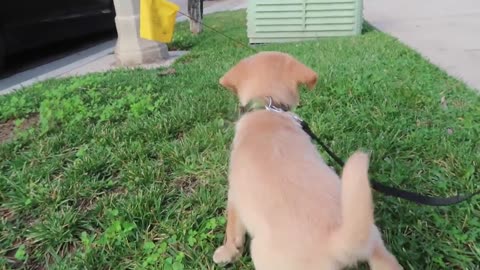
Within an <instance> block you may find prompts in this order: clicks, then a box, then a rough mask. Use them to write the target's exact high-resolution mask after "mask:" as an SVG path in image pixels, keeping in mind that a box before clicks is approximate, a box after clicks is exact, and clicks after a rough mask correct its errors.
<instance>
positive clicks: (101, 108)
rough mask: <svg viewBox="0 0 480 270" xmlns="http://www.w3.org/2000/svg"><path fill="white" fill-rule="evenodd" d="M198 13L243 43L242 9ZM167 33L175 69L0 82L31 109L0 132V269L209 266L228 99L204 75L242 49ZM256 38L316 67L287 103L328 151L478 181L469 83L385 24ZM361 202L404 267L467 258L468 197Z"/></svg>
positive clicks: (8, 105) (419, 182)
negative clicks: (434, 203)
mask: <svg viewBox="0 0 480 270" xmlns="http://www.w3.org/2000/svg"><path fill="white" fill-rule="evenodd" d="M205 21H206V23H207V24H208V25H210V26H213V27H215V28H216V29H217V30H219V31H222V32H224V33H225V34H228V35H229V36H232V37H234V38H237V39H239V40H241V41H243V42H244V43H246V41H247V40H246V35H245V13H244V12H243V11H242V12H232V13H219V14H215V15H212V16H207V17H206V19H205ZM172 46H174V47H177V48H191V52H190V53H189V54H188V55H186V56H185V57H183V58H181V59H180V60H179V61H178V62H177V63H176V64H175V65H174V67H173V68H175V69H176V74H175V75H169V76H159V71H158V70H149V71H143V70H119V71H115V72H108V73H104V74H94V75H88V76H85V77H78V78H71V79H62V80H52V81H47V82H44V83H39V84H36V85H34V86H32V87H29V88H28V89H26V90H24V91H22V92H19V93H16V94H14V95H9V96H3V97H0V123H1V122H5V121H7V120H11V119H20V120H17V122H18V123H17V124H18V125H19V124H20V122H21V119H22V118H27V117H28V116H31V115H34V114H36V113H39V114H40V123H39V125H38V127H36V128H30V129H27V130H24V131H19V132H17V136H16V137H15V139H14V140H11V141H8V142H5V143H2V144H0V202H1V207H0V214H1V216H2V217H1V222H0V265H2V266H1V267H0V269H1V268H33V269H35V268H41V267H47V268H48V269H127V268H128V269H145V268H151V269H219V268H218V267H216V266H214V264H213V262H212V259H211V255H212V253H213V251H214V249H215V248H216V247H217V246H218V245H219V244H220V243H221V242H222V238H223V230H224V223H225V219H224V216H223V214H224V207H225V199H226V174H227V167H228V156H229V148H230V142H231V140H232V136H233V128H232V127H233V121H234V120H235V117H236V99H235V98H234V97H233V96H232V95H231V93H229V92H228V91H227V90H224V89H222V88H221V87H220V86H219V85H218V79H219V78H220V77H221V75H222V74H223V73H224V72H226V71H227V70H228V69H229V68H230V67H231V66H232V65H234V64H235V63H236V62H237V61H239V60H240V59H241V58H243V57H245V56H247V55H249V54H251V51H248V50H245V49H243V48H242V47H241V46H239V45H236V44H233V43H231V42H229V41H228V40H226V39H225V38H223V37H222V36H219V35H217V34H215V33H213V32H211V31H208V30H206V32H205V33H204V34H202V35H200V36H198V37H192V36H191V35H190V34H189V33H188V31H187V28H186V24H180V25H179V26H178V27H177V32H176V34H175V41H174V43H173V44H172ZM258 49H261V50H278V51H284V52H288V53H290V54H292V55H294V56H296V57H297V58H298V59H300V60H301V61H302V62H304V63H305V64H307V65H308V66H310V67H312V68H313V69H314V70H315V71H316V72H318V74H319V83H318V86H317V87H316V89H315V90H314V91H311V92H303V93H302V105H303V106H302V108H300V109H298V110H297V112H298V113H299V114H300V115H301V116H302V117H303V118H304V119H306V120H307V121H308V122H310V125H311V126H312V129H314V131H315V132H317V133H318V134H321V135H322V136H323V137H324V138H326V140H327V141H328V143H329V144H330V145H331V147H332V148H333V149H334V150H335V151H336V152H337V153H338V154H339V155H340V156H342V157H347V156H348V155H350V154H351V153H352V152H353V151H354V150H356V149H358V148H363V149H368V150H371V151H372V165H371V166H372V169H371V172H372V175H374V176H376V177H377V178H378V179H381V180H382V181H383V182H384V183H388V184H389V185H392V186H396V187H402V188H407V189H409V190H412V191H418V192H422V193H425V194H434V195H442V196H443V195H452V194H455V193H456V191H462V192H471V191H473V190H474V189H476V188H480V186H479V184H478V183H479V179H480V172H479V163H480V143H479V142H480V141H479V135H480V97H479V96H478V95H477V94H476V93H474V92H473V91H472V90H471V89H468V88H466V87H465V86H464V85H463V84H462V83H460V82H458V81H457V80H455V79H452V78H450V77H448V76H447V75H446V74H445V73H444V72H442V71H440V70H439V69H437V68H436V67H434V66H432V65H431V64H429V63H428V62H427V61H425V60H424V59H422V57H420V56H419V55H418V54H417V53H415V52H413V51H412V50H410V49H408V48H406V47H405V46H403V45H401V44H400V43H399V42H397V41H396V40H395V39H393V38H391V37H389V36H387V35H385V34H382V33H380V32H377V31H375V30H373V29H368V30H367V31H366V32H365V33H364V35H362V36H360V37H351V38H334V39H324V40H321V41H313V42H305V43H293V44H281V45H268V46H261V47H258ZM442 98H443V99H445V101H446V104H445V102H443V104H442V103H441V100H442ZM452 131H453V133H452ZM375 204H376V210H377V211H376V217H377V220H378V224H379V226H380V227H381V229H382V231H383V234H384V238H385V239H386V242H387V245H388V247H389V248H390V249H391V250H392V251H393V253H395V255H396V256H397V257H398V258H399V260H400V262H401V263H402V264H403V265H404V266H405V268H406V269H435V270H437V269H478V264H479V261H480V243H479V242H480V218H479V216H480V210H479V209H480V207H479V206H480V203H479V200H478V199H475V200H472V201H471V202H469V203H463V204H461V205H457V206H452V207H442V208H432V207H424V206H418V205H415V204H412V203H408V202H405V201H402V200H398V199H393V198H386V197H383V196H381V195H376V196H375ZM475 267H477V268H475ZM232 269H251V262H250V260H249V257H248V256H244V258H243V259H242V260H241V261H240V262H238V263H236V264H235V265H234V266H233V267H232Z"/></svg>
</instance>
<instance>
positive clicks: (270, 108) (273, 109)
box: [265, 96, 303, 127]
mask: <svg viewBox="0 0 480 270" xmlns="http://www.w3.org/2000/svg"><path fill="white" fill-rule="evenodd" d="M267 98H268V104H267V105H265V109H266V110H267V111H270V112H277V113H287V114H288V115H290V117H292V118H293V120H294V121H295V123H297V124H298V125H299V126H300V127H303V125H302V123H303V119H302V118H300V117H299V116H298V115H296V114H294V113H293V112H291V111H284V110H283V109H281V108H278V107H276V106H275V105H273V98H272V97H270V96H268V97H267Z"/></svg>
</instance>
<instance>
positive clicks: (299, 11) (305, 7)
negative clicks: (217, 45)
mask: <svg viewBox="0 0 480 270" xmlns="http://www.w3.org/2000/svg"><path fill="white" fill-rule="evenodd" d="M362 15H363V1H362V0H249V2H248V7H247V29H248V38H249V40H250V43H274V42H291V41H301V40H308V39H317V38H321V37H334V36H350V35H358V34H360V33H361V31H362V23H363V16H362Z"/></svg>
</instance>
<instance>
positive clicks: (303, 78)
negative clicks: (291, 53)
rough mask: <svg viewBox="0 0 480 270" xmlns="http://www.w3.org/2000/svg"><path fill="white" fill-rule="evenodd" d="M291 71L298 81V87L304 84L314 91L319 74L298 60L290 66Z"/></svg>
mask: <svg viewBox="0 0 480 270" xmlns="http://www.w3.org/2000/svg"><path fill="white" fill-rule="evenodd" d="M289 71H290V74H292V76H293V79H294V80H295V81H296V83H297V86H299V85H301V84H304V85H306V86H307V87H308V89H310V90H313V88H315V85H316V84H317V79H318V76H317V73H316V72H315V71H313V70H312V69H310V68H309V67H307V66H305V65H304V64H302V63H300V62H299V61H297V60H296V59H293V60H292V61H291V62H290V64H289Z"/></svg>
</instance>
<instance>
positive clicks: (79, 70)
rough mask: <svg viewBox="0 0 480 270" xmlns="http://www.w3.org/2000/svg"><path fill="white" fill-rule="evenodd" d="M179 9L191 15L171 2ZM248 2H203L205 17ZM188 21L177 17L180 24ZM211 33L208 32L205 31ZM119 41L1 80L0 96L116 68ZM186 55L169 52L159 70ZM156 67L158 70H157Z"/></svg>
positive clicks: (180, 2) (183, 4)
mask: <svg viewBox="0 0 480 270" xmlns="http://www.w3.org/2000/svg"><path fill="white" fill-rule="evenodd" d="M171 1H172V2H174V3H176V4H178V5H179V6H180V11H181V12H182V13H185V14H188V11H187V0H171ZM246 6H247V0H215V1H205V2H204V14H210V13H215V12H220V11H227V10H238V9H243V8H246ZM184 20H187V18H186V17H185V16H183V15H182V14H178V16H177V21H184ZM204 30H205V31H208V29H204ZM115 44H116V40H110V41H107V42H104V43H101V44H99V45H97V46H94V47H91V48H88V49H86V50H83V51H80V52H77V53H74V54H72V55H69V56H67V57H65V58H62V59H59V60H57V61H53V62H51V63H48V64H45V65H42V66H39V67H36V68H33V69H30V70H27V71H24V72H20V73H17V74H15V75H13V76H10V77H8V78H5V79H2V80H0V95H4V94H8V93H11V92H13V91H16V90H19V89H21V88H23V87H26V86H29V85H32V84H34V83H36V82H39V81H43V80H46V79H50V78H58V77H67V76H76V75H83V74H87V73H91V72H99V71H106V70H109V69H112V68H114V63H115V57H114V55H113V53H114V52H113V51H114V47H115ZM183 53H185V52H170V56H171V57H170V58H169V59H168V60H166V61H165V62H164V63H161V64H160V65H158V66H168V65H170V64H171V63H172V62H173V61H174V60H175V59H176V58H178V57H179V56H180V55H182V54H183ZM155 67H157V66H155Z"/></svg>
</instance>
